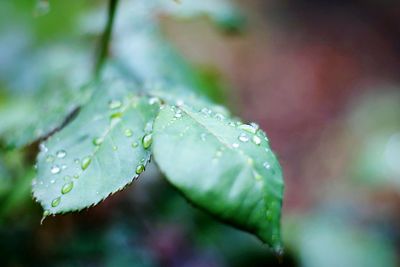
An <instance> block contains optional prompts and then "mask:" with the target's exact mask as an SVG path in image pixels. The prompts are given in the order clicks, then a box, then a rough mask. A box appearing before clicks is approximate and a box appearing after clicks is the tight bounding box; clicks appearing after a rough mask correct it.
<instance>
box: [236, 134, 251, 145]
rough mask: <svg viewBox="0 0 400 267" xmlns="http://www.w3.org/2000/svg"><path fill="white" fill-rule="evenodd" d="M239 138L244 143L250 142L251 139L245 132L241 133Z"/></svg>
mask: <svg viewBox="0 0 400 267" xmlns="http://www.w3.org/2000/svg"><path fill="white" fill-rule="evenodd" d="M238 139H239V141H241V142H244V143H245V142H248V141H249V140H250V139H249V137H248V136H247V134H245V133H241V134H240V135H239V137H238Z"/></svg>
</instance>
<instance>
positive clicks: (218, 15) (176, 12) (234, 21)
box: [159, 0, 245, 32]
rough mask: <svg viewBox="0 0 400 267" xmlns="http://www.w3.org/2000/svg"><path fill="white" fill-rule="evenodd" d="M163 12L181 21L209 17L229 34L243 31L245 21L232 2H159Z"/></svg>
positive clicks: (226, 0) (209, 0)
mask: <svg viewBox="0 0 400 267" xmlns="http://www.w3.org/2000/svg"><path fill="white" fill-rule="evenodd" d="M159 2H160V3H159V4H160V6H161V12H164V13H166V14H168V15H170V16H173V17H176V18H180V19H192V18H196V17H201V16H206V17H209V18H210V19H211V20H212V21H213V22H214V23H215V24H216V25H217V26H218V27H220V28H221V29H223V30H226V31H228V32H237V31H240V30H242V28H243V26H244V24H245V21H244V17H243V15H242V14H241V13H240V11H239V10H238V8H237V7H236V6H235V5H234V3H233V1H230V0H203V1H197V0H184V1H181V2H180V3H179V4H177V3H176V2H173V1H162V0H161V1H159Z"/></svg>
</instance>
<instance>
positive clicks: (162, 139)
mask: <svg viewBox="0 0 400 267" xmlns="http://www.w3.org/2000/svg"><path fill="white" fill-rule="evenodd" d="M153 152H154V157H155V160H156V162H157V164H158V165H159V167H160V169H161V171H162V172H163V173H164V174H165V175H166V177H167V179H168V180H169V181H170V182H171V183H172V184H173V185H174V186H175V187H176V188H177V189H178V190H179V191H181V192H182V193H183V195H184V196H185V197H186V198H187V199H189V200H190V201H191V202H192V203H194V204H195V205H196V206H198V207H200V208H202V209H204V210H206V211H207V212H209V213H211V214H213V215H214V216H215V217H216V218H219V219H221V220H223V221H226V222H229V223H231V224H233V225H235V226H237V227H239V228H242V229H245V230H247V231H249V232H252V233H254V234H256V235H257V236H258V237H259V238H260V239H261V240H262V241H264V242H265V243H268V244H269V245H270V246H271V247H272V248H273V249H274V250H275V251H277V252H280V250H281V249H282V247H281V237H280V217H281V206H282V197H283V179H282V172H281V167H280V166H279V163H278V161H277V159H276V157H275V155H274V153H273V152H272V151H271V149H270V147H269V143H268V139H267V138H266V136H265V134H264V133H263V132H262V131H261V130H259V129H258V127H257V126H256V125H247V124H242V123H239V122H236V121H233V120H230V119H227V118H225V117H224V116H223V115H222V114H219V113H214V112H212V111H211V110H209V109H207V108H204V109H202V110H201V111H197V110H193V109H192V108H189V107H187V106H185V105H182V106H179V107H175V106H166V107H165V108H164V109H162V110H161V112H160V114H159V115H158V117H157V119H156V122H155V124H154V145H153Z"/></svg>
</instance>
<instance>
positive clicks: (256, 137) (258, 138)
mask: <svg viewBox="0 0 400 267" xmlns="http://www.w3.org/2000/svg"><path fill="white" fill-rule="evenodd" d="M252 141H253V143H254V144H256V145H260V144H261V138H260V137H258V136H257V135H255V136H253V139H252Z"/></svg>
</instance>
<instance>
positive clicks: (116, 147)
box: [33, 83, 159, 215]
mask: <svg viewBox="0 0 400 267" xmlns="http://www.w3.org/2000/svg"><path fill="white" fill-rule="evenodd" d="M158 109H159V106H158V105H157V104H152V102H151V101H149V100H148V99H147V98H145V97H137V96H135V95H134V93H133V91H132V90H129V89H127V88H126V86H125V85H124V84H119V83H112V84H105V85H103V86H102V87H100V88H97V90H96V91H95V93H94V95H93V98H92V99H91V100H90V102H89V103H88V104H87V106H86V107H84V108H83V110H82V111H81V112H80V114H79V115H78V117H77V118H76V119H75V120H74V121H72V122H71V123H70V124H69V125H68V126H67V127H65V128H64V129H63V130H61V131H60V132H59V133H56V134H55V135H53V136H52V137H50V138H49V139H48V140H47V141H46V142H44V143H43V144H41V152H40V154H39V156H38V160H37V167H38V178H37V180H36V181H35V183H34V185H33V193H34V197H35V198H36V199H37V200H38V201H39V202H40V203H41V204H42V206H43V208H44V209H45V215H48V214H56V213H65V212H68V211H75V210H81V209H83V208H85V207H89V206H91V205H95V204H97V203H98V202H100V201H101V200H103V199H104V198H106V197H107V196H108V195H110V194H112V193H114V192H116V191H118V190H121V189H122V188H123V187H124V186H126V185H127V184H128V183H130V182H132V181H133V179H134V178H137V177H138V175H139V174H140V173H141V172H143V171H144V168H145V165H146V164H147V162H148V161H149V160H150V151H149V145H151V138H148V137H147V138H145V139H143V138H144V136H145V135H147V134H150V132H151V130H152V129H151V128H152V124H153V121H154V117H155V116H156V114H157V112H158ZM142 139H143V140H145V141H146V142H144V145H142Z"/></svg>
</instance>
